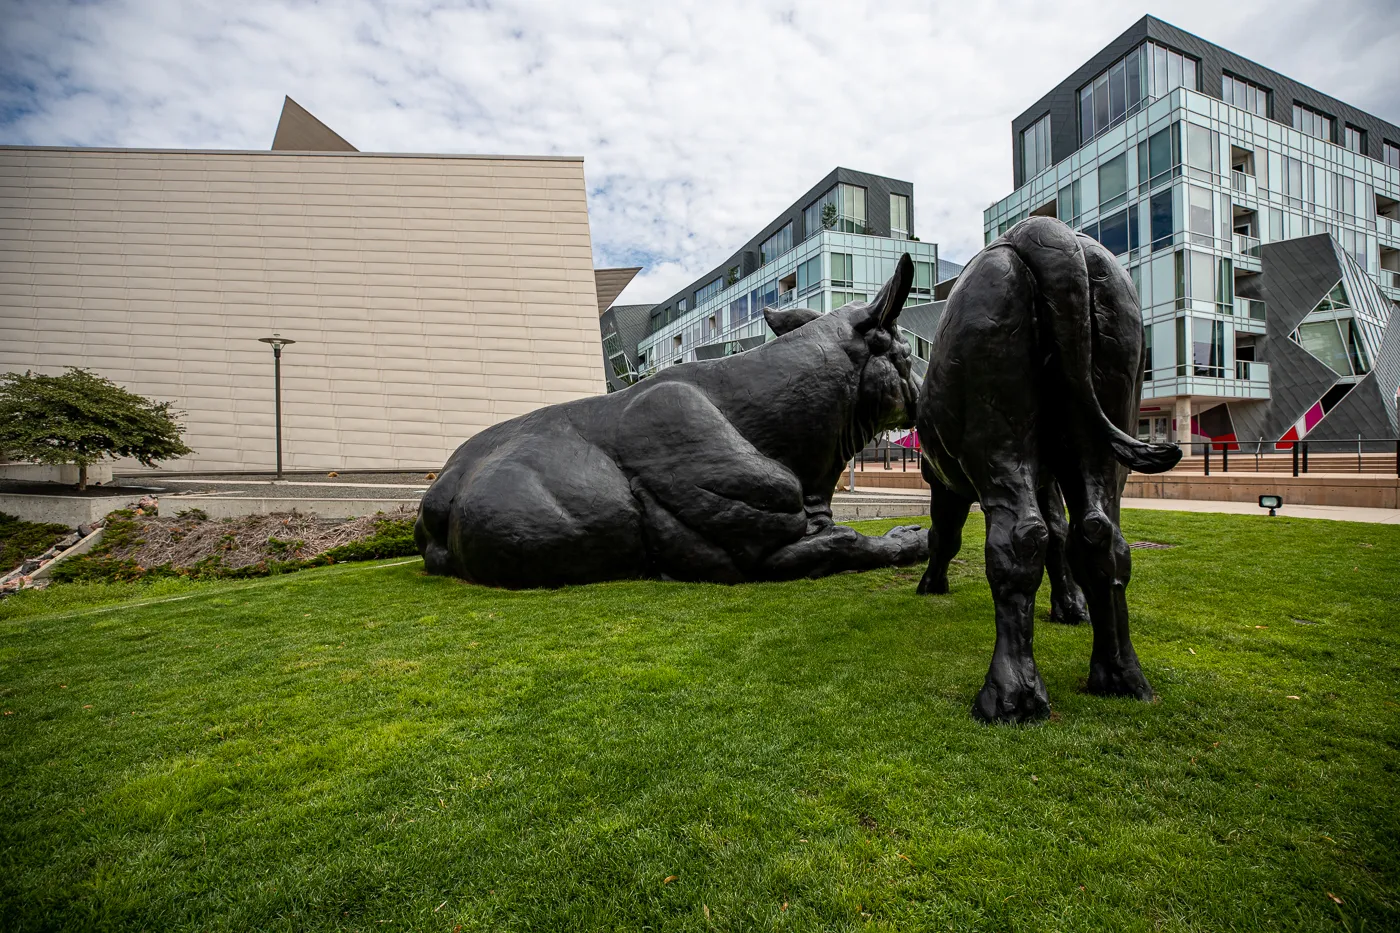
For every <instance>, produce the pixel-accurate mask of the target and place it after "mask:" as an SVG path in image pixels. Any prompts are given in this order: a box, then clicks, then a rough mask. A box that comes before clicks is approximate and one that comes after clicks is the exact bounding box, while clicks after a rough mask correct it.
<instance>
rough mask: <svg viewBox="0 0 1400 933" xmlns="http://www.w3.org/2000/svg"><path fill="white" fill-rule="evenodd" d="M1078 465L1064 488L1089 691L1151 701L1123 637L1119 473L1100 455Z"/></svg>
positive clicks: (1125, 558) (1124, 545) (1125, 562)
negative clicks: (1082, 608) (1087, 632)
mask: <svg viewBox="0 0 1400 933" xmlns="http://www.w3.org/2000/svg"><path fill="white" fill-rule="evenodd" d="M1086 459H1087V460H1088V462H1085V463H1083V464H1081V465H1080V468H1079V474H1080V477H1079V481H1078V482H1077V483H1075V484H1074V485H1066V486H1065V496H1066V498H1067V499H1069V509H1070V537H1069V557H1070V563H1071V565H1072V566H1073V568H1074V575H1075V577H1076V578H1077V579H1078V580H1080V581H1081V582H1082V583H1083V584H1084V592H1085V595H1086V596H1087V597H1088V602H1089V619H1090V621H1091V622H1093V625H1094V648H1093V653H1092V655H1091V656H1090V659H1089V683H1088V691H1089V692H1090V693H1094V694H1098V695H1100V696H1128V697H1136V698H1138V699H1140V700H1150V699H1152V688H1151V687H1150V686H1149V685H1148V683H1147V678H1146V677H1144V676H1143V673H1142V667H1141V666H1140V665H1139V664H1138V657H1137V652H1136V651H1134V650H1133V642H1132V639H1131V638H1129V637H1128V597H1127V589H1128V580H1129V579H1130V578H1131V577H1132V571H1133V565H1132V557H1131V552H1130V551H1129V550H1128V542H1127V541H1125V540H1124V539H1123V533H1122V532H1121V531H1119V529H1118V515H1119V502H1120V498H1119V497H1120V495H1121V493H1120V490H1121V488H1122V475H1121V474H1120V472H1119V470H1120V469H1121V468H1120V467H1119V466H1118V464H1117V463H1115V462H1113V460H1112V455H1111V454H1110V453H1109V452H1108V451H1106V450H1105V451H1103V452H1101V453H1100V455H1099V456H1097V457H1092V458H1086Z"/></svg>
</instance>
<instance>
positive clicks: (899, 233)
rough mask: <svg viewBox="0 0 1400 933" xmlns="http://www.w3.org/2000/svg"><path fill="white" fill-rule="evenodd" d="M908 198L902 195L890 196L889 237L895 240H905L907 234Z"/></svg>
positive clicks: (908, 232) (908, 231)
mask: <svg viewBox="0 0 1400 933" xmlns="http://www.w3.org/2000/svg"><path fill="white" fill-rule="evenodd" d="M910 233H913V231H912V230H910V229H909V198H908V196H907V195H903V194H892V195H890V236H892V237H894V238H895V239H896V240H907V239H909V234H910Z"/></svg>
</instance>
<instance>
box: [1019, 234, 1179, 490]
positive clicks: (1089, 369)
mask: <svg viewBox="0 0 1400 933" xmlns="http://www.w3.org/2000/svg"><path fill="white" fill-rule="evenodd" d="M1005 240H1006V242H1007V244H1008V245H1010V246H1011V247H1012V249H1014V250H1015V251H1016V254H1017V256H1019V257H1020V259H1021V261H1022V262H1023V263H1025V265H1026V267H1027V268H1028V269H1030V272H1031V274H1032V276H1034V278H1035V282H1036V288H1037V303H1038V305H1039V307H1038V309H1037V310H1038V314H1037V317H1039V318H1040V319H1041V321H1042V323H1043V325H1045V326H1046V330H1043V331H1042V333H1045V332H1047V331H1048V333H1049V335H1050V337H1051V339H1052V340H1053V341H1054V345H1055V350H1056V352H1055V353H1052V354H1050V355H1051V357H1053V358H1054V359H1057V360H1058V361H1059V363H1060V369H1061V375H1062V377H1063V379H1064V382H1065V385H1066V386H1067V387H1068V388H1069V391H1070V393H1071V395H1072V396H1073V397H1074V399H1075V400H1076V402H1077V403H1078V404H1079V406H1080V408H1081V410H1082V411H1083V413H1084V414H1085V416H1086V418H1087V420H1088V422H1089V424H1090V426H1091V428H1092V430H1094V431H1096V432H1098V433H1099V434H1100V436H1101V437H1102V438H1103V440H1104V441H1105V442H1107V443H1108V445H1109V446H1110V447H1111V448H1112V449H1113V456H1114V458H1115V459H1116V460H1117V461H1118V462H1119V463H1121V464H1123V465H1124V466H1126V467H1129V468H1130V469H1133V470H1136V471H1137V472H1139V473H1162V472H1165V471H1166V470H1170V469H1171V468H1172V467H1174V466H1176V464H1177V462H1178V461H1180V460H1181V448H1180V447H1178V446H1176V445H1175V444H1147V443H1144V442H1143V441H1140V440H1138V439H1137V438H1135V437H1132V436H1130V435H1129V434H1127V433H1126V432H1124V431H1123V430H1122V429H1121V428H1119V427H1118V426H1117V425H1116V424H1114V423H1113V422H1112V421H1111V420H1110V419H1109V417H1108V415H1107V414H1106V413H1105V412H1104V410H1103V406H1102V405H1101V404H1100V403H1099V398H1098V395H1097V394H1096V393H1095V392H1094V380H1093V375H1092V374H1093V360H1092V358H1091V356H1092V351H1093V345H1094V341H1093V336H1094V335H1093V322H1092V319H1091V317H1092V314H1093V304H1094V303H1096V302H1098V301H1100V300H1101V299H1107V300H1109V301H1112V300H1113V299H1114V298H1119V297H1124V296H1115V295H1112V294H1111V293H1112V292H1113V291H1114V290H1115V285H1116V284H1119V283H1115V282H1113V281H1111V279H1110V277H1111V276H1121V277H1123V278H1124V279H1126V278H1127V276H1126V274H1125V273H1124V272H1123V270H1122V268H1121V267H1120V266H1118V264H1117V263H1116V262H1114V263H1105V264H1104V265H1105V266H1111V268H1097V267H1095V268H1091V266H1097V265H1098V264H1097V263H1094V262H1091V261H1089V260H1088V259H1086V257H1085V253H1084V250H1083V249H1082V248H1081V247H1080V245H1079V242H1078V239H1077V237H1076V235H1075V234H1074V232H1073V231H1071V230H1070V229H1069V228H1068V227H1066V226H1065V225H1064V224H1061V223H1058V222H1056V221H1053V220H1048V219H1047V220H1045V221H1040V220H1039V219H1038V218H1031V219H1030V220H1027V221H1025V222H1023V223H1020V224H1017V225H1016V226H1015V227H1014V228H1013V229H1012V230H1011V231H1010V232H1009V233H1008V234H1007V235H1006V237H1005ZM1095 258H1096V257H1095ZM1100 292H1103V293H1104V294H1099V293H1100ZM1127 295H1131V291H1127ZM1125 303H1126V302H1125ZM1134 310H1136V308H1135V307H1134Z"/></svg>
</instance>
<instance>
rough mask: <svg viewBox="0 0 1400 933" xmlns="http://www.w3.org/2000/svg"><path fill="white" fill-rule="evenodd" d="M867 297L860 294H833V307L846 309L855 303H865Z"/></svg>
mask: <svg viewBox="0 0 1400 933" xmlns="http://www.w3.org/2000/svg"><path fill="white" fill-rule="evenodd" d="M864 300H865V295H863V294H861V293H860V292H832V293H831V307H832V308H844V307H845V306H846V305H848V304H850V303H851V302H853V301H864Z"/></svg>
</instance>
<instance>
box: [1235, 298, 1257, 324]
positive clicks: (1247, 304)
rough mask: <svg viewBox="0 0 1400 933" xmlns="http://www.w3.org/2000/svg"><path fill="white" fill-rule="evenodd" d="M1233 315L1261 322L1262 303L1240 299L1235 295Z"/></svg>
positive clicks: (1249, 299) (1250, 299) (1253, 299)
mask: <svg viewBox="0 0 1400 933" xmlns="http://www.w3.org/2000/svg"><path fill="white" fill-rule="evenodd" d="M1235 313H1236V314H1238V315H1239V316H1241V317H1247V318H1252V319H1254V320H1256V321H1262V320H1264V302H1262V301H1260V300H1259V299H1257V298H1241V297H1239V296H1238V295H1236V296H1235Z"/></svg>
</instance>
